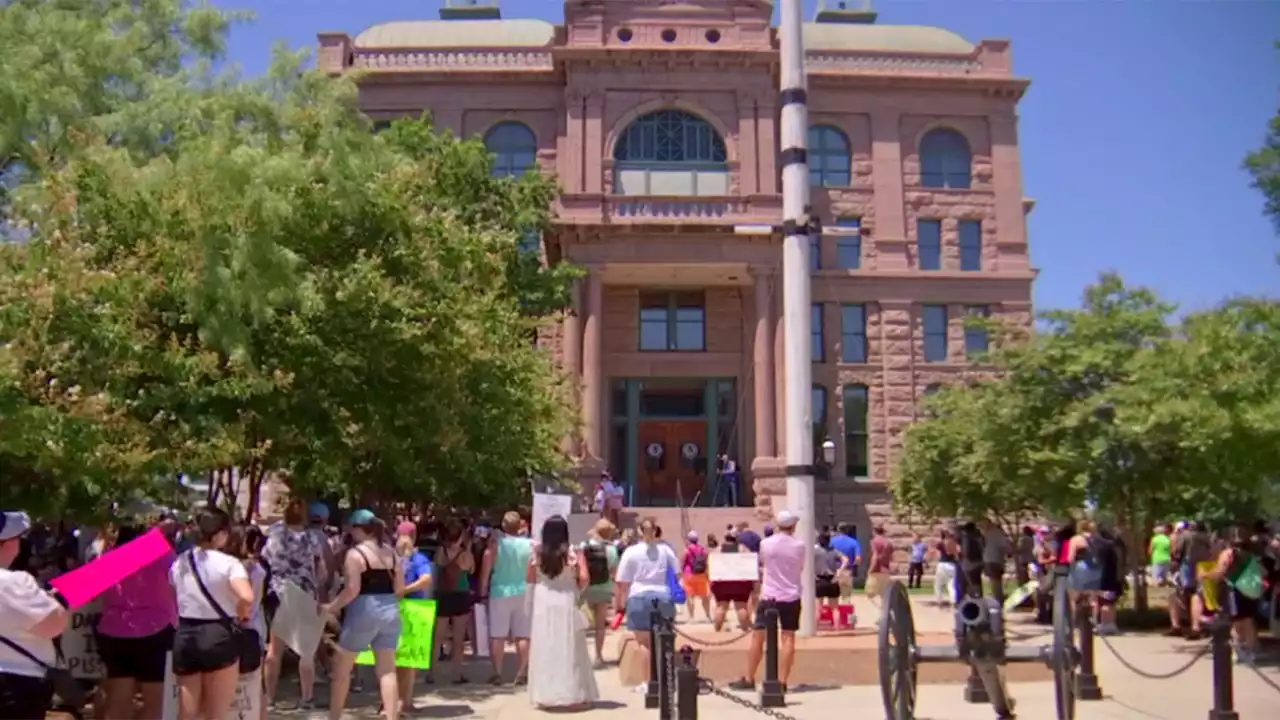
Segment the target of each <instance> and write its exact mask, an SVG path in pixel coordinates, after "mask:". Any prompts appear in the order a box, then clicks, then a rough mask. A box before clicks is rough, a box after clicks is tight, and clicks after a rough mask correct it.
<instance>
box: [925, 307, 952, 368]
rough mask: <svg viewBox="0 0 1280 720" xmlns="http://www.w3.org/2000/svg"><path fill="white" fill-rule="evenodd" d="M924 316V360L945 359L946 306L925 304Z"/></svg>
mask: <svg viewBox="0 0 1280 720" xmlns="http://www.w3.org/2000/svg"><path fill="white" fill-rule="evenodd" d="M923 317H924V361H925V362H946V361H947V306H946V305H925V306H924V308H923Z"/></svg>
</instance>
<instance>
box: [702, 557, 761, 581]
mask: <svg viewBox="0 0 1280 720" xmlns="http://www.w3.org/2000/svg"><path fill="white" fill-rule="evenodd" d="M707 574H708V575H709V576H710V578H711V581H712V582H756V581H757V580H759V579H760V556H759V555H756V554H755V553H711V554H710V555H708V556H707Z"/></svg>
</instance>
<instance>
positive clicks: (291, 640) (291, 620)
mask: <svg viewBox="0 0 1280 720" xmlns="http://www.w3.org/2000/svg"><path fill="white" fill-rule="evenodd" d="M277 596H278V597H279V598H280V609H279V610H277V611H276V614H275V620H274V622H273V623H272V625H271V632H272V633H273V634H275V635H277V636H279V638H280V639H281V640H283V641H284V644H285V645H287V646H289V649H290V650H292V651H294V652H295V653H297V654H298V656H299V657H306V658H309V657H312V656H314V655H315V654H316V648H318V647H320V638H321V637H323V636H324V624H325V619H324V618H322V617H320V614H319V609H320V608H319V605H318V603H317V602H316V599H315V598H313V597H311V596H310V595H309V594H307V591H306V590H303V589H302V588H300V587H298V586H297V585H295V584H293V583H292V582H289V581H288V580H286V581H284V582H283V583H281V586H280V592H279V593H277Z"/></svg>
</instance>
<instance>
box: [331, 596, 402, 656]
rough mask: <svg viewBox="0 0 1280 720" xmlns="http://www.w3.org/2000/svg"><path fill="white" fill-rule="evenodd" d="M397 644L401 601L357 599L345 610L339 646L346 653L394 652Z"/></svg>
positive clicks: (396, 599) (391, 597)
mask: <svg viewBox="0 0 1280 720" xmlns="http://www.w3.org/2000/svg"><path fill="white" fill-rule="evenodd" d="M399 644H400V599H399V598H397V597H396V596H395V595H360V596H358V597H357V598H356V599H355V600H354V601H352V603H351V604H350V605H348V606H347V610H346V614H345V615H343V618H342V634H341V635H339V636H338V646H339V647H341V648H342V649H343V650H346V651H347V652H353V653H358V652H363V651H364V650H368V649H373V650H395V649H396V647H397V646H399Z"/></svg>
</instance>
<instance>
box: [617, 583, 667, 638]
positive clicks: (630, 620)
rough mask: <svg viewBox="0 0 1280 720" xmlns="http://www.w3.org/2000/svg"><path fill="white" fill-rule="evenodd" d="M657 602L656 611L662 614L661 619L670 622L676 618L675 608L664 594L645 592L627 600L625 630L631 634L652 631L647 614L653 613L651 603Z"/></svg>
mask: <svg viewBox="0 0 1280 720" xmlns="http://www.w3.org/2000/svg"><path fill="white" fill-rule="evenodd" d="M654 600H657V601H658V610H659V611H660V612H661V613H662V617H664V618H666V619H667V620H671V619H673V618H674V617H675V616H676V606H675V605H672V604H671V598H669V597H667V594H666V593H660V592H646V593H640V594H639V595H632V596H631V597H629V598H627V629H628V630H630V631H632V632H648V631H649V630H652V629H653V623H652V622H650V620H651V619H652V618H650V617H649V613H650V612H652V611H653V601H654Z"/></svg>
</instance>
